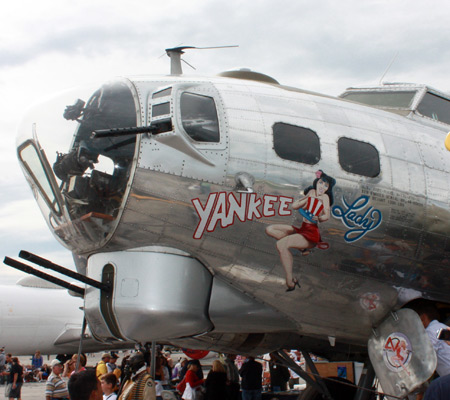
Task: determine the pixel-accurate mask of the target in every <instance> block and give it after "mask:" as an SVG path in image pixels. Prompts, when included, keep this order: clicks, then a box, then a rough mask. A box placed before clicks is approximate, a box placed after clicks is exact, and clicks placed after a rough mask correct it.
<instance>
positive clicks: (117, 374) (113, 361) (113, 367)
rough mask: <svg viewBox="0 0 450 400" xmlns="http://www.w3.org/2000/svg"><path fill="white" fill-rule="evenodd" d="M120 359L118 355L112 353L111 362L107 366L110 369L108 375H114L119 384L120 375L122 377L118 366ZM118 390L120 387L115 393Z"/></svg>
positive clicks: (117, 388) (115, 389)
mask: <svg viewBox="0 0 450 400" xmlns="http://www.w3.org/2000/svg"><path fill="white" fill-rule="evenodd" d="M118 358H119V356H118V355H117V354H116V353H114V352H111V360H110V361H109V363H107V364H106V366H107V367H108V374H109V373H113V374H114V375H115V377H116V379H117V382H119V379H120V375H122V371H121V370H120V368H118V367H117V364H116V362H117V359H118ZM117 390H119V387H116V388H114V391H117Z"/></svg>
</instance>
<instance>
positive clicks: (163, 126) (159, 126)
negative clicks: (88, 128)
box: [92, 118, 173, 139]
mask: <svg viewBox="0 0 450 400" xmlns="http://www.w3.org/2000/svg"><path fill="white" fill-rule="evenodd" d="M172 128H173V127H172V120H171V119H170V118H169V119H162V120H160V121H156V122H152V124H151V125H149V126H137V127H129V128H112V129H98V130H95V131H93V132H92V137H93V138H94V139H102V138H110V137H118V136H128V135H139V134H141V133H151V134H152V135H157V134H158V133H163V132H168V131H171V130H172Z"/></svg>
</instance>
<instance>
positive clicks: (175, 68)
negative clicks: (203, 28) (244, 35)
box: [166, 45, 239, 75]
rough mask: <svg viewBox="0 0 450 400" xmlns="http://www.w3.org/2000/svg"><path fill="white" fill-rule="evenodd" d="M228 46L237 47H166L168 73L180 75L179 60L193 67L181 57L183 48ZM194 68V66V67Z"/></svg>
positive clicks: (215, 47)
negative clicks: (168, 65)
mask: <svg viewBox="0 0 450 400" xmlns="http://www.w3.org/2000/svg"><path fill="white" fill-rule="evenodd" d="M230 47H239V46H238V45H231V46H214V47H194V46H181V47H172V48H171V49H166V54H167V55H168V56H169V57H170V75H182V74H183V69H182V68H181V61H183V62H185V63H186V64H187V65H189V66H190V67H192V68H194V67H193V66H192V65H191V64H189V63H188V62H187V61H184V60H182V59H181V55H182V54H184V51H183V50H190V49H196V50H211V49H226V48H230ZM194 69H195V68H194Z"/></svg>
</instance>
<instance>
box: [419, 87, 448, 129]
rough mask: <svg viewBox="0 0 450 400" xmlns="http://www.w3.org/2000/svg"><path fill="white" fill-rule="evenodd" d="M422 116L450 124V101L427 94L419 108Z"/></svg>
mask: <svg viewBox="0 0 450 400" xmlns="http://www.w3.org/2000/svg"><path fill="white" fill-rule="evenodd" d="M417 111H419V112H420V113H421V114H422V115H425V116H426V117H429V118H432V119H434V120H436V121H441V122H445V123H446V124H450V101H449V100H447V99H444V98H443V97H440V96H437V95H435V94H433V93H430V92H427V93H426V94H425V96H424V98H423V99H422V101H421V102H420V104H419V106H418V107H417Z"/></svg>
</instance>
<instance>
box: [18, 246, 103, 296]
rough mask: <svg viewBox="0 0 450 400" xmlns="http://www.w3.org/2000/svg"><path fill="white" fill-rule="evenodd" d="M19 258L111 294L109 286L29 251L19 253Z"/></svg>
mask: <svg viewBox="0 0 450 400" xmlns="http://www.w3.org/2000/svg"><path fill="white" fill-rule="evenodd" d="M19 257H20V258H23V259H24V260H27V261H30V262H32V263H34V264H37V265H40V266H41V267H44V268H48V269H51V270H53V271H56V272H59V273H60V274H63V275H66V276H69V277H71V278H73V279H76V280H77V281H80V282H83V283H86V284H87V285H90V286H93V287H95V288H97V289H100V290H104V291H106V292H109V291H110V289H111V288H110V286H109V285H106V284H104V283H102V282H98V281H96V280H94V279H91V278H88V277H87V276H84V275H81V274H79V273H77V272H75V271H71V270H70V269H67V268H64V267H62V266H61V265H58V264H55V263H52V262H51V261H49V260H47V259H45V258H42V257H39V256H37V255H36V254H32V253H29V252H28V251H25V250H21V251H20V253H19Z"/></svg>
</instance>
